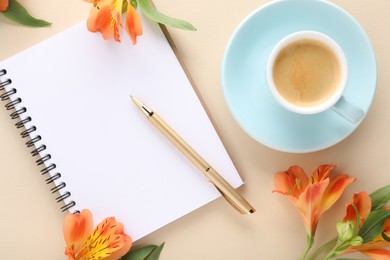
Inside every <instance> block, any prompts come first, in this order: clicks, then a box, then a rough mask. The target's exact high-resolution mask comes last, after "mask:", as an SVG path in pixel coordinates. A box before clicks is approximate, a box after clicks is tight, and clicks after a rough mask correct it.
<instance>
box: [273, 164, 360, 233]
mask: <svg viewBox="0 0 390 260" xmlns="http://www.w3.org/2000/svg"><path fill="white" fill-rule="evenodd" d="M335 167H336V166H335V165H321V166H319V167H318V168H317V169H316V170H315V171H314V172H313V173H312V174H311V176H310V178H308V176H307V175H306V174H305V172H304V171H303V170H302V168H300V167H299V166H291V167H290V168H289V169H288V170H287V171H284V172H278V173H276V174H275V176H274V185H275V190H274V192H279V193H281V194H283V195H285V196H287V197H288V198H289V200H290V201H291V202H292V203H293V204H294V205H295V207H296V208H297V209H298V211H299V213H300V215H301V217H302V218H303V221H304V224H305V228H306V232H307V235H308V238H310V239H312V238H313V237H314V235H315V232H316V229H317V224H318V221H319V219H320V217H321V215H322V214H323V213H324V212H325V211H327V210H328V209H329V208H330V207H331V206H332V205H333V204H334V203H335V202H336V201H337V200H338V199H339V198H340V196H341V194H342V193H343V191H344V190H345V188H346V187H347V186H348V185H349V184H350V183H352V182H354V181H355V178H350V177H349V176H348V175H347V174H339V175H335V176H332V177H331V176H330V173H331V171H332V170H333V169H334V168H335Z"/></svg>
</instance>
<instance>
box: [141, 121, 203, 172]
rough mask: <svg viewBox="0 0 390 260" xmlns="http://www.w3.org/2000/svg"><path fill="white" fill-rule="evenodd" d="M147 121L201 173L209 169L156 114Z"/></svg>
mask: <svg viewBox="0 0 390 260" xmlns="http://www.w3.org/2000/svg"><path fill="white" fill-rule="evenodd" d="M149 120H150V121H151V122H152V124H153V125H154V126H155V127H157V128H158V129H159V130H160V131H161V132H162V133H163V134H164V135H165V136H166V137H167V138H168V139H169V140H170V141H171V142H172V143H173V144H174V145H175V146H176V147H177V148H178V149H179V150H180V151H181V152H182V153H183V154H184V155H185V156H186V157H187V158H188V159H190V160H191V161H192V163H193V164H195V166H196V167H197V168H199V169H200V170H201V171H202V172H204V171H205V170H207V169H208V168H209V167H210V166H209V164H208V163H207V162H206V161H205V160H204V159H203V158H202V157H201V156H200V155H199V154H198V153H197V152H196V151H195V150H194V149H192V147H191V146H190V145H189V144H188V143H187V142H186V141H184V139H183V138H181V137H180V136H179V135H178V134H177V133H176V132H175V131H174V130H173V129H172V128H171V127H170V126H169V125H168V124H167V123H165V121H164V120H163V119H162V118H161V117H159V116H158V115H157V114H153V116H151V117H149Z"/></svg>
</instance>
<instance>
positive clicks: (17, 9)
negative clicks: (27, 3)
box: [0, 0, 51, 27]
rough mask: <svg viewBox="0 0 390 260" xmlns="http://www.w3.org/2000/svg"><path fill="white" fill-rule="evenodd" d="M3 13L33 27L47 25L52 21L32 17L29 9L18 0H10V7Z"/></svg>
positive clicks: (15, 20)
mask: <svg viewBox="0 0 390 260" xmlns="http://www.w3.org/2000/svg"><path fill="white" fill-rule="evenodd" d="M0 13H2V14H3V15H4V16H5V17H7V18H8V19H10V20H12V21H14V22H16V23H19V24H22V25H27V26H31V27H45V26H49V25H51V23H49V22H47V21H44V20H40V19H36V18H34V17H32V16H31V15H30V14H29V13H28V12H27V10H26V9H25V8H24V7H23V6H22V5H21V4H20V3H19V2H18V1H16V0H9V5H8V9H7V10H5V11H4V12H0Z"/></svg>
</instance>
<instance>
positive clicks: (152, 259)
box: [145, 243, 165, 260]
mask: <svg viewBox="0 0 390 260" xmlns="http://www.w3.org/2000/svg"><path fill="white" fill-rule="evenodd" d="M164 245H165V243H162V244H161V245H159V246H158V247H157V248H155V249H153V251H152V252H151V253H150V255H148V257H147V258H146V259H145V260H158V259H159V257H160V254H161V251H162V250H163V248H164Z"/></svg>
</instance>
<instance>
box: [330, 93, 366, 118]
mask: <svg viewBox="0 0 390 260" xmlns="http://www.w3.org/2000/svg"><path fill="white" fill-rule="evenodd" d="M332 109H333V110H334V111H335V112H336V113H338V114H339V115H340V116H342V117H344V118H345V119H347V120H348V121H349V122H351V123H352V124H357V123H359V122H360V121H361V120H362V119H363V117H364V111H363V110H362V109H361V108H360V107H358V106H356V105H355V104H352V103H351V102H349V101H348V100H346V99H345V98H344V96H342V97H341V98H340V99H339V100H338V101H337V102H336V104H334V105H333V107H332Z"/></svg>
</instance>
